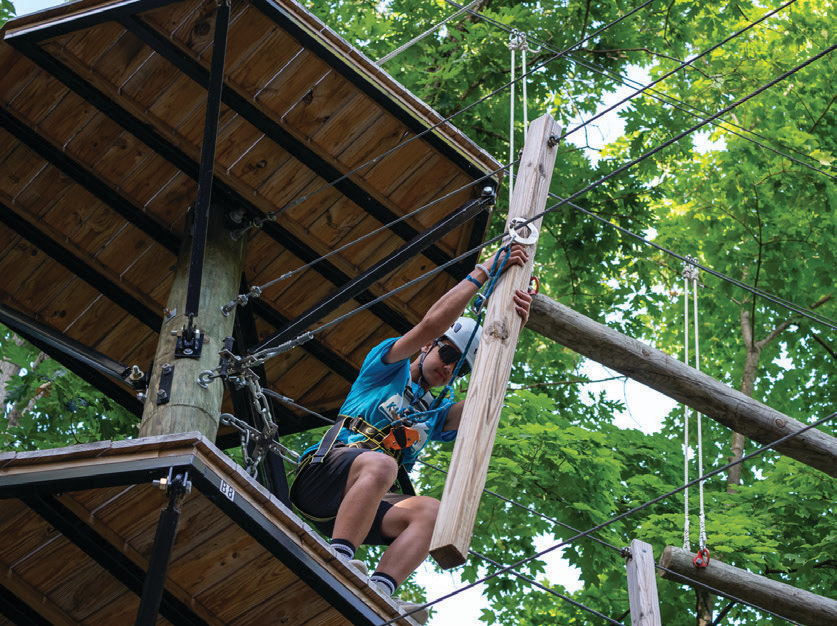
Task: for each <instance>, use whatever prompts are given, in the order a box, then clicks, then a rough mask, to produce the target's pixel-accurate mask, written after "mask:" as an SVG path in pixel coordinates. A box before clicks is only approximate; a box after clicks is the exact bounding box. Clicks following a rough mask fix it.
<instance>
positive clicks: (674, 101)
mask: <svg viewBox="0 0 837 626" xmlns="http://www.w3.org/2000/svg"><path fill="white" fill-rule="evenodd" d="M571 56H572V55H571ZM572 59H573V60H574V61H575V62H576V63H578V64H579V65H582V66H584V67H586V68H587V69H589V70H590V71H593V72H596V73H598V74H601V75H603V76H608V77H610V78H613V79H614V80H617V81H619V82H620V83H621V84H623V85H625V86H626V87H630V86H633V87H634V88H636V87H639V88H640V91H647V92H648V93H649V95H650V96H651V97H652V98H654V99H655V100H657V101H658V102H662V103H663V104H667V105H669V106H672V107H674V108H676V109H678V110H679V111H682V112H683V113H686V114H687V115H691V116H692V117H695V118H698V119H704V118H703V116H704V115H710V113H708V112H707V111H706V110H705V109H701V108H700V107H698V106H696V105H694V104H690V103H688V102H685V101H683V100H680V99H678V98H675V97H674V96H671V95H667V94H663V93H662V92H661V91H658V90H656V89H652V86H651V85H645V84H643V83H641V82H639V81H636V80H634V79H632V78H629V77H627V76H623V75H621V74H617V73H614V72H609V71H607V70H605V69H603V68H600V67H596V66H595V65H594V64H592V63H590V62H589V61H586V60H584V59H580V58H578V57H576V56H572ZM623 104H624V102H623ZM690 109H693V110H690ZM711 124H712V126H714V127H716V128H718V129H720V130H723V131H724V132H726V133H730V134H731V135H735V136H736V137H739V138H741V139H743V140H744V141H749V142H750V143H752V144H754V145H757V146H759V147H760V148H764V149H765V150H769V151H770V152H773V153H774V154H777V155H779V156H781V157H783V158H785V159H788V160H789V161H793V162H794V163H796V164H797V165H801V166H802V167H806V168H808V169H810V170H812V171H814V172H819V173H820V174H822V175H823V176H827V177H828V178H831V179H837V174H831V173H829V172H826V171H825V170H823V169H821V168H819V167H816V166H814V165H811V164H810V163H805V162H804V161H802V160H801V159H798V158H796V157H794V156H791V155H790V154H788V153H786V152H782V151H781V150H778V149H777V148H774V147H772V146H768V145H767V144H764V143H762V142H760V141H757V140H755V139H753V138H752V137H749V136H748V135H753V136H755V137H758V138H759V139H763V140H764V141H776V140H775V139H771V138H770V137H766V136H764V135H760V134H759V133H757V132H755V131H754V130H751V129H749V128H744V127H743V126H741V125H740V124H736V123H735V122H731V121H729V120H722V121H717V120H716V121H712V122H711ZM728 126H729V127H732V128H727V127H728ZM733 128H735V129H738V131H741V132H737V131H736V130H733ZM780 145H781V144H780ZM782 148H784V149H785V150H790V151H791V152H796V153H797V154H800V155H802V156H805V157H809V155H807V154H805V153H803V152H800V151H799V150H796V149H795V148H792V147H788V146H782ZM809 158H813V157H809Z"/></svg>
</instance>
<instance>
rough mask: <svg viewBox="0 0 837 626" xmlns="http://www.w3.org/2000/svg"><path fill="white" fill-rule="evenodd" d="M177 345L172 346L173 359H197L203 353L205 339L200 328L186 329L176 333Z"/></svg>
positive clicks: (191, 327)
mask: <svg viewBox="0 0 837 626" xmlns="http://www.w3.org/2000/svg"><path fill="white" fill-rule="evenodd" d="M176 335H177V343H176V344H175V346H174V358H176V359H199V358H201V352H202V351H203V344H204V343H205V342H206V339H207V338H206V337H205V336H204V334H203V332H201V329H200V328H197V327H193V326H190V327H186V326H184V327H183V328H182V329H181V330H179V331H176Z"/></svg>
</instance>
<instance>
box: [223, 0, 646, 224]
mask: <svg viewBox="0 0 837 626" xmlns="http://www.w3.org/2000/svg"><path fill="white" fill-rule="evenodd" d="M652 2H655V0H645V2H643V3H642V4H641V5H639V6H638V7H636V8H635V9H632V10H630V11H629V12H628V13H626V14H625V15H623V16H621V17H619V18H618V19H616V20H614V21H613V22H610V23H609V24H606V25H605V26H603V27H602V28H600V29H598V30H596V31H595V32H593V33H591V34H590V35H588V36H587V37H585V38H584V39H582V40H581V41H579V42H577V43H574V44H572V45H571V46H569V47H568V48H566V49H565V50H563V51H561V52H558V53H556V54H555V55H553V56H552V57H550V58H548V59H546V60H545V61H543V62H542V63H540V64H538V65H536V66H535V67H533V68H532V69H530V70H529V71H528V72H526V73H525V74H521V75H520V76H519V77H518V78H516V79H515V80H516V81H521V80H523V79H525V78H527V77H528V76H531V75H532V74H534V73H535V72H537V71H538V70H540V69H541V68H543V67H546V66H547V65H548V64H549V63H551V62H552V61H554V60H555V59H558V58H560V57H562V56H565V55H566V54H567V53H569V52H570V51H571V50H572V49H573V48H576V47H578V46H580V45H581V44H583V43H584V42H586V41H588V40H589V39H590V38H592V37H594V36H596V35H598V34H600V33H602V32H604V31H605V30H607V29H608V28H611V27H612V26H614V25H616V24H618V23H619V22H621V21H622V20H624V19H626V18H628V17H630V16H631V15H633V14H634V13H636V12H638V11H640V10H641V9H643V8H645V7H646V6H648V5H649V4H651V3H652ZM457 6H459V5H457ZM511 84H512V83H510V82H509V83H506V84H504V85H502V86H500V87H498V88H497V89H495V90H494V91H492V92H491V93H489V94H487V95H485V96H483V97H482V98H480V99H478V100H476V101H474V102H472V103H471V104H469V105H467V106H465V107H463V108H462V109H460V110H459V111H456V112H455V113H453V114H452V115H450V116H448V117H446V118H444V119H443V120H441V121H440V122H437V123H436V124H434V125H432V126H430V127H429V128H426V129H424V130H423V131H421V132H420V133H416V134H415V135H413V136H412V137H410V138H409V139H407V140H406V141H404V142H402V143H400V144H398V145H397V146H395V147H393V148H390V149H389V150H387V151H386V152H383V153H382V154H379V155H378V156H376V157H375V158H373V159H371V160H369V161H367V162H366V163H364V164H362V165H359V166H358V167H356V168H354V169H353V170H350V171H348V172H346V173H345V174H343V175H341V176H338V177H337V178H335V179H334V180H333V181H331V182H329V183H326V184H325V185H323V186H322V187H319V188H318V189H315V190H314V191H312V192H311V193H309V194H307V195H305V196H302V197H300V198H297V199H296V200H294V201H293V202H291V203H289V204H287V205H285V206H284V207H282V208H281V209H277V210H275V211H271V212H270V213H267V214H265V215H264V216H263V217H259V218H255V219H253V220H252V221H251V223H250V224H249V225H247V226H243V227H241V228H239V229H238V230H236V231H234V232H233V233H232V237H233V239H239V238H240V237H243V236H244V235H245V234H246V233H247V232H249V231H250V229H252V228H258V227H260V226H261V225H262V224H264V223H265V222H269V221H274V220H275V219H276V218H277V217H278V216H279V215H281V214H282V213H284V212H285V211H288V210H289V209H291V208H293V207H295V206H297V205H299V204H301V203H303V202H305V201H306V200H308V199H309V198H312V197H313V196H315V195H317V194H318V193H320V192H322V191H325V190H327V189H331V188H332V187H334V186H335V185H338V184H339V183H341V182H343V181H344V180H346V179H347V178H349V177H350V176H352V175H354V174H356V173H357V172H359V171H361V170H362V169H365V168H366V167H369V166H370V165H372V164H374V163H377V162H378V161H379V160H380V159H382V158H384V157H386V156H388V155H390V154H392V153H393V152H395V151H396V150H400V149H401V148H403V147H404V146H406V145H407V144H409V143H411V142H413V141H415V140H417V139H419V138H420V137H424V136H425V135H427V134H429V133H431V132H433V131H434V130H436V129H437V128H439V127H440V126H443V125H444V124H447V123H448V122H450V121H451V120H452V119H454V118H455V117H458V116H459V115H462V114H463V113H465V112H466V111H469V110H471V109H472V108H474V107H475V106H477V105H478V104H481V103H483V102H485V101H486V100H488V99H490V98H493V97H494V96H496V95H497V94H499V93H501V92H502V91H504V90H505V89H506V88H508V87H509V86H510V85H511Z"/></svg>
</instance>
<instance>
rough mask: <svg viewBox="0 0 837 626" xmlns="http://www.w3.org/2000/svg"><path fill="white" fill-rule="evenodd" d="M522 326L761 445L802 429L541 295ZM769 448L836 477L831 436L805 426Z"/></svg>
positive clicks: (835, 443) (835, 447) (835, 445)
mask: <svg viewBox="0 0 837 626" xmlns="http://www.w3.org/2000/svg"><path fill="white" fill-rule="evenodd" d="M527 327H528V328H529V329H530V330H534V331H535V332H539V333H540V334H542V335H543V336H544V337H547V338H549V339H552V340H553V341H557V342H558V343H560V344H561V345H563V346H566V347H567V348H570V349H571V350H574V351H576V352H578V353H579V354H581V355H583V356H586V357H587V358H589V359H593V360H594V361H597V362H599V363H601V364H602V365H604V366H605V367H608V368H610V369H614V370H616V371H618V372H620V373H622V374H625V375H626V376H630V377H631V378H633V379H634V380H636V381H638V382H641V383H643V384H644V385H648V386H649V387H651V388H652V389H656V390H657V391H659V392H660V393H664V394H665V395H667V396H669V397H670V398H674V399H675V400H677V401H678V402H682V403H683V404H686V405H688V406H690V407H692V408H693V409H695V410H696V411H699V412H701V413H703V414H704V415H706V416H707V417H709V418H712V419H714V420H715V421H717V422H719V423H721V424H723V425H724V426H727V427H728V428H731V429H732V430H734V431H735V432H738V433H742V434H744V435H746V436H747V437H749V438H750V439H753V440H754V441H757V442H759V443H761V444H763V445H766V444H769V443H773V442H774V441H776V440H778V439H781V438H782V437H784V436H786V435H789V434H790V433H793V432H796V431H798V430H800V429H801V428H804V427H805V424H803V423H801V422H799V421H797V420H795V419H793V418H791V417H788V416H787V415H784V414H783V413H780V412H779V411H776V410H774V409H771V408H770V407H769V406H766V405H764V404H762V403H761V402H759V401H758V400H754V399H753V398H750V397H748V396H746V395H744V394H743V393H741V392H740V391H737V390H735V389H733V388H731V387H728V386H727V385H724V384H723V383H720V382H718V381H717V380H715V379H714V378H712V377H711V376H708V375H707V374H704V373H702V372H700V371H698V370H696V369H694V368H692V367H689V366H688V365H686V364H685V363H682V362H681V361H679V360H677V359H676V358H674V357H671V356H669V355H667V354H665V353H664V352H661V351H660V350H657V349H655V348H652V347H650V346H648V345H646V344H644V343H642V342H641V341H637V340H636V339H632V338H631V337H627V336H625V335H623V334H622V333H620V332H618V331H615V330H613V329H611V328H608V327H607V326H605V325H604V324H599V323H598V322H595V321H593V320H591V319H590V318H588V317H585V316H584V315H581V314H580V313H577V312H576V311H573V310H572V309H570V308H568V307H566V306H564V305H562V304H560V303H558V302H555V301H554V300H551V299H549V298H547V297H545V296H542V295H537V296H535V299H534V301H533V302H532V312H531V315H530V317H529V323H528V325H527ZM775 450H776V451H777V452H781V453H782V454H786V455H787V456H789V457H791V458H794V459H796V460H797V461H800V462H801V463H805V464H806V465H810V466H811V467H814V468H816V469H818V470H820V471H821V472H825V473H826V474H828V475H829V476H835V477H837V439H835V438H834V437H832V436H830V435H827V434H825V433H824V432H822V431H819V430H816V429H811V430H807V431H805V432H804V433H802V434H800V435H797V436H795V437H791V438H790V439H789V440H788V441H786V442H785V443H783V444H781V445H779V446H776V448H775Z"/></svg>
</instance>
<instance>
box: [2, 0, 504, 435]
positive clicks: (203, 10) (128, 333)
mask: <svg viewBox="0 0 837 626" xmlns="http://www.w3.org/2000/svg"><path fill="white" fill-rule="evenodd" d="M216 8H217V5H216V2H215V0H208V1H202V0H178V1H171V0H110V1H100V0H80V1H78V2H73V3H68V4H62V5H60V6H59V7H56V8H54V9H50V10H47V11H43V12H40V13H36V14H33V15H30V16H24V17H21V18H18V19H15V20H12V21H10V22H9V23H8V24H7V25H6V26H5V27H4V29H3V31H2V36H3V37H2V39H3V41H2V42H0V272H2V274H3V277H4V279H3V281H2V283H1V284H0V321H2V322H3V323H5V324H7V325H9V326H11V327H12V328H13V329H14V330H15V331H16V332H18V333H19V334H21V335H23V336H24V337H26V338H27V339H29V340H30V341H33V342H34V343H36V344H37V345H38V346H40V347H41V348H42V349H44V350H45V351H47V352H48V353H50V354H51V355H52V356H54V357H56V358H58V359H59V360H61V361H62V362H64V363H65V364H67V365H69V366H70V367H71V368H72V369H74V370H75V371H76V372H78V373H80V374H81V375H83V376H84V377H86V378H87V379H88V380H89V381H91V382H92V383H93V384H94V385H96V386H97V387H98V388H100V389H102V390H103V391H105V392H106V393H107V394H109V395H110V396H111V397H113V398H115V399H116V400H118V401H119V402H120V403H122V404H123V405H125V406H127V407H128V408H130V409H131V410H132V411H134V412H135V413H136V414H138V415H139V414H140V412H141V405H140V402H139V401H138V400H137V399H136V398H135V395H134V393H133V392H132V391H131V389H130V388H129V387H128V386H127V385H126V384H124V383H123V382H122V381H121V380H120V372H121V373H124V368H125V367H126V366H131V365H138V366H139V367H140V368H141V369H145V368H146V367H147V366H148V363H149V361H150V360H151V359H152V358H153V356H154V348H155V344H156V341H157V336H158V333H159V332H160V328H161V326H162V321H163V315H164V307H165V303H166V296H167V294H168V292H169V288H170V285H171V281H172V271H173V266H174V264H175V261H176V259H177V255H178V251H179V249H180V247H181V244H182V243H183V241H184V238H185V237H186V234H187V230H188V228H189V219H188V215H189V209H190V206H192V205H193V204H194V203H195V198H196V194H197V187H198V183H197V181H198V178H199V164H200V153H201V147H202V142H203V136H204V118H205V110H206V106H207V100H208V97H207V94H208V88H207V84H208V78H209V73H210V62H211V57H212V51H213V32H214V29H215V23H214V21H215V15H216ZM221 98H222V100H221V109H220V117H219V123H218V126H217V131H218V136H217V150H216V153H215V161H214V170H213V173H212V180H213V192H212V193H213V202H219V203H223V204H224V206H225V207H226V208H227V209H228V210H229V216H230V219H231V220H236V219H237V220H239V222H238V223H237V224H236V223H235V222H233V223H232V224H231V228H234V227H236V226H242V225H246V224H248V223H249V221H250V220H252V219H253V218H259V217H263V216H265V215H267V214H269V213H271V212H278V215H277V217H276V219H275V221H268V222H266V223H264V224H263V225H262V227H261V228H259V229H257V230H251V231H250V232H249V233H247V235H246V236H247V237H249V241H248V243H247V252H246V262H245V270H244V276H243V280H242V290H243V291H245V292H246V290H247V289H248V288H249V287H250V286H254V285H262V284H264V283H266V282H268V281H271V280H273V279H275V278H277V277H280V276H282V275H283V274H285V273H287V272H289V271H292V270H295V269H298V268H301V267H303V266H305V265H306V264H307V263H310V262H312V261H315V260H317V259H319V258H321V257H322V256H323V255H325V254H328V253H330V252H332V251H334V250H336V249H337V248H340V247H341V246H344V245H345V244H348V243H350V242H353V241H356V240H358V239H359V238H360V237H362V236H364V235H367V234H370V233H373V232H375V231H376V230H377V229H381V230H380V232H376V233H375V234H372V235H371V236H369V237H368V238H367V239H364V240H362V241H360V242H359V243H357V244H356V245H352V246H350V247H348V248H345V249H344V250H342V251H340V252H338V253H336V254H334V255H332V256H330V257H328V258H327V259H326V260H324V261H322V262H319V263H317V264H316V265H313V266H311V267H309V268H307V269H305V270H304V271H302V272H301V273H299V274H297V275H296V276H294V277H293V278H291V279H288V280H284V281H281V282H279V283H277V284H276V285H274V286H272V287H270V288H268V289H265V291H264V293H263V295H262V297H261V298H260V299H258V300H255V299H253V300H251V302H250V304H249V305H248V306H247V307H240V308H239V311H238V314H237V319H236V339H237V341H238V345H237V348H236V350H237V351H238V352H239V353H241V352H243V351H244V350H246V349H247V348H249V347H251V346H253V345H255V344H258V343H259V342H260V341H261V340H263V339H264V338H265V337H269V336H274V335H276V334H277V333H278V334H279V336H281V333H282V331H283V330H285V331H286V332H290V331H288V329H289V327H290V328H293V327H292V326H291V324H292V323H293V322H294V321H295V320H297V319H298V318H299V317H300V316H301V315H302V314H304V313H306V312H308V313H310V315H308V316H307V317H305V318H304V324H303V325H304V327H305V328H316V326H317V325H318V324H321V323H322V322H323V320H327V319H333V318H334V317H336V316H337V315H340V314H343V313H345V312H347V311H349V310H352V309H354V308H356V307H357V306H359V304H361V303H367V302H369V301H371V300H372V299H374V298H376V297H378V296H381V295H383V294H386V293H388V292H389V291H391V290H392V289H394V288H396V287H400V286H402V285H404V284H405V283H406V282H408V281H409V280H411V279H414V278H416V277H419V276H422V275H424V274H425V273H427V272H429V271H431V270H433V269H435V268H437V267H439V266H440V265H443V264H445V263H448V262H450V261H451V260H452V259H454V258H456V257H457V256H459V255H461V254H463V253H464V252H465V251H467V250H469V249H470V248H472V247H474V246H475V245H477V244H478V243H479V242H481V241H482V240H483V238H484V236H485V231H486V228H487V223H488V213H487V211H486V209H485V207H484V204H478V205H476V204H475V203H473V199H474V198H477V197H479V195H480V193H481V192H482V191H483V189H484V187H485V186H486V185H488V186H490V187H493V188H495V189H496V187H497V185H498V184H499V177H498V175H497V172H499V168H500V166H499V164H498V163H497V162H496V161H495V160H494V159H493V158H491V157H490V156H489V155H487V154H486V153H484V152H483V151H482V150H481V149H479V148H478V147H477V146H476V145H475V144H473V143H472V142H471V141H469V140H468V139H467V138H466V137H464V136H463V135H462V134H461V133H460V132H459V131H458V130H456V128H454V127H453V126H452V125H451V124H450V123H446V122H444V120H442V118H441V117H440V116H439V115H438V114H437V113H435V112H434V111H432V110H431V109H430V108H429V107H427V106H426V105H425V104H423V103H422V102H421V101H420V100H418V99H417V98H416V97H415V96H413V95H412V94H410V93H409V92H408V91H407V90H406V89H405V88H404V87H403V86H401V85H400V84H398V83H397V82H396V81H395V80H394V79H392V78H391V77H390V76H388V75H387V74H386V73H385V72H384V71H382V70H381V69H380V68H379V67H378V66H377V65H375V64H374V63H373V62H372V61H370V60H369V59H367V58H366V57H364V56H363V55H362V54H360V53H359V52H358V51H357V50H355V49H354V48H352V46H350V45H349V44H348V43H347V42H346V41H344V40H343V39H341V38H340V37H339V36H338V35H336V34H335V33H334V32H333V31H331V30H330V29H329V28H328V27H326V26H325V25H324V24H323V23H321V22H320V21H319V20H318V19H317V18H315V17H314V16H312V15H311V14H310V13H308V12H307V11H306V10H305V9H304V8H302V7H301V6H299V5H297V4H295V3H294V2H292V1H291V0H232V2H231V17H230V23H229V36H228V43H227V53H226V63H225V65H224V71H223V92H222V95H221ZM428 129H430V130H428ZM395 148H398V149H395ZM393 149H395V150H393ZM433 201H437V202H435V204H432V205H431V206H429V207H428V208H426V209H425V210H422V211H421V212H419V213H417V214H415V215H412V216H407V215H408V214H409V213H410V212H412V211H414V210H415V209H417V208H419V207H422V206H424V205H426V204H428V203H431V202H433ZM469 202H470V204H469ZM463 207H464V208H463ZM405 216H407V217H405ZM398 218H403V219H402V221H399V222H397V223H393V221H394V220H396V219H398ZM445 220H449V221H448V222H445ZM439 223H444V224H445V226H444V227H443V228H439V229H437V230H435V231H434V230H433V229H432V228H431V227H432V226H433V225H435V224H439ZM419 240H420V241H419ZM416 241H419V244H420V245H418V247H416V248H409V242H416ZM405 248H406V249H408V250H410V251H411V253H410V254H409V255H408V256H407V257H405V259H406V260H405V259H401V260H400V261H399V262H402V261H403V263H402V264H401V265H398V266H397V267H396V265H395V264H392V265H389V266H387V270H388V271H389V273H388V274H383V273H379V274H377V275H374V276H373V279H372V280H371V281H369V282H368V283H363V282H361V283H359V284H360V288H358V289H357V290H356V293H355V292H352V293H349V294H348V295H347V296H345V297H343V298H340V297H339V294H340V293H341V289H342V288H343V287H344V286H345V285H346V284H352V281H359V280H361V279H362V278H363V277H364V276H369V274H368V272H369V270H370V269H374V268H376V266H378V265H380V264H381V263H382V262H383V261H384V260H386V259H388V258H389V257H390V256H391V255H392V254H393V253H394V252H395V251H398V250H404V249H405ZM474 260H475V259H474V257H473V256H472V257H469V258H466V259H465V260H463V261H459V262H457V263H453V264H452V265H450V266H448V267H447V268H446V269H445V270H444V271H442V272H440V273H438V274H436V275H435V276H433V277H432V278H431V279H429V280H427V281H423V282H421V283H420V284H417V285H415V286H413V287H411V288H409V289H406V290H404V291H402V292H400V293H398V294H397V295H395V296H393V297H391V298H388V299H386V300H384V301H382V302H379V303H378V304H375V305H374V306H372V307H371V308H369V309H367V310H365V311H363V312H361V313H359V314H357V315H355V316H354V317H352V318H351V319H349V320H348V321H347V322H345V323H343V324H340V325H338V326H335V327H333V328H330V329H328V330H327V331H324V332H322V333H318V334H317V335H316V336H315V337H314V339H313V340H312V341H309V342H308V343H306V344H304V345H303V346H302V347H301V348H297V349H295V350H293V351H291V352H288V353H285V354H283V355H281V356H280V357H277V358H276V359H273V360H271V361H270V362H268V363H266V364H265V369H264V372H263V375H264V385H263V386H265V387H269V388H272V389H274V390H276V391H278V392H280V393H282V394H284V395H285V396H288V397H291V398H294V399H295V400H296V401H297V402H299V403H300V404H302V405H304V406H306V407H309V408H311V409H313V410H315V411H319V412H323V413H326V414H331V415H333V414H335V413H336V410H337V409H338V408H339V406H340V404H341V402H342V399H343V398H344V397H345V394H346V393H347V391H348V388H349V386H350V384H351V382H352V381H353V380H354V378H355V376H356V374H357V371H358V369H359V367H360V365H361V363H362V361H363V358H364V356H365V354H366V353H367V351H368V350H369V348H370V347H372V346H373V345H375V344H376V343H377V342H379V341H380V340H382V339H383V338H385V337H388V336H395V335H397V334H400V333H402V332H404V331H405V330H406V329H407V328H409V327H410V326H411V325H413V324H414V323H415V322H417V321H418V320H419V319H420V317H421V315H422V314H423V313H424V311H425V310H426V309H427V308H428V306H429V305H430V304H431V303H432V302H433V301H435V299H436V298H438V296H439V295H441V294H442V293H444V291H446V290H447V289H448V288H449V287H450V286H451V285H452V284H454V283H455V282H456V281H457V280H459V279H461V278H462V277H464V275H465V272H466V269H467V268H468V267H469V266H472V264H473V262H474ZM335 294H337V296H335ZM335 297H336V299H335V300H334V302H333V306H332V307H331V308H330V309H329V308H322V303H323V302H324V301H325V300H327V299H329V298H335ZM305 328H303V330H304V329H305ZM294 332H296V331H294ZM226 402H227V404H226V406H227V410H230V408H229V407H230V406H231V404H230V401H229V399H228V400H227V401H226ZM274 408H275V411H276V413H277V415H278V416H280V417H281V419H277V422H278V423H279V425H280V434H282V433H283V432H285V433H286V432H295V431H298V430H303V429H305V428H308V427H311V426H313V425H319V423H318V422H316V421H315V420H313V418H307V417H305V416H303V415H301V414H299V413H297V414H294V413H292V412H291V411H290V410H288V409H285V408H282V407H281V406H275V407H274Z"/></svg>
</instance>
